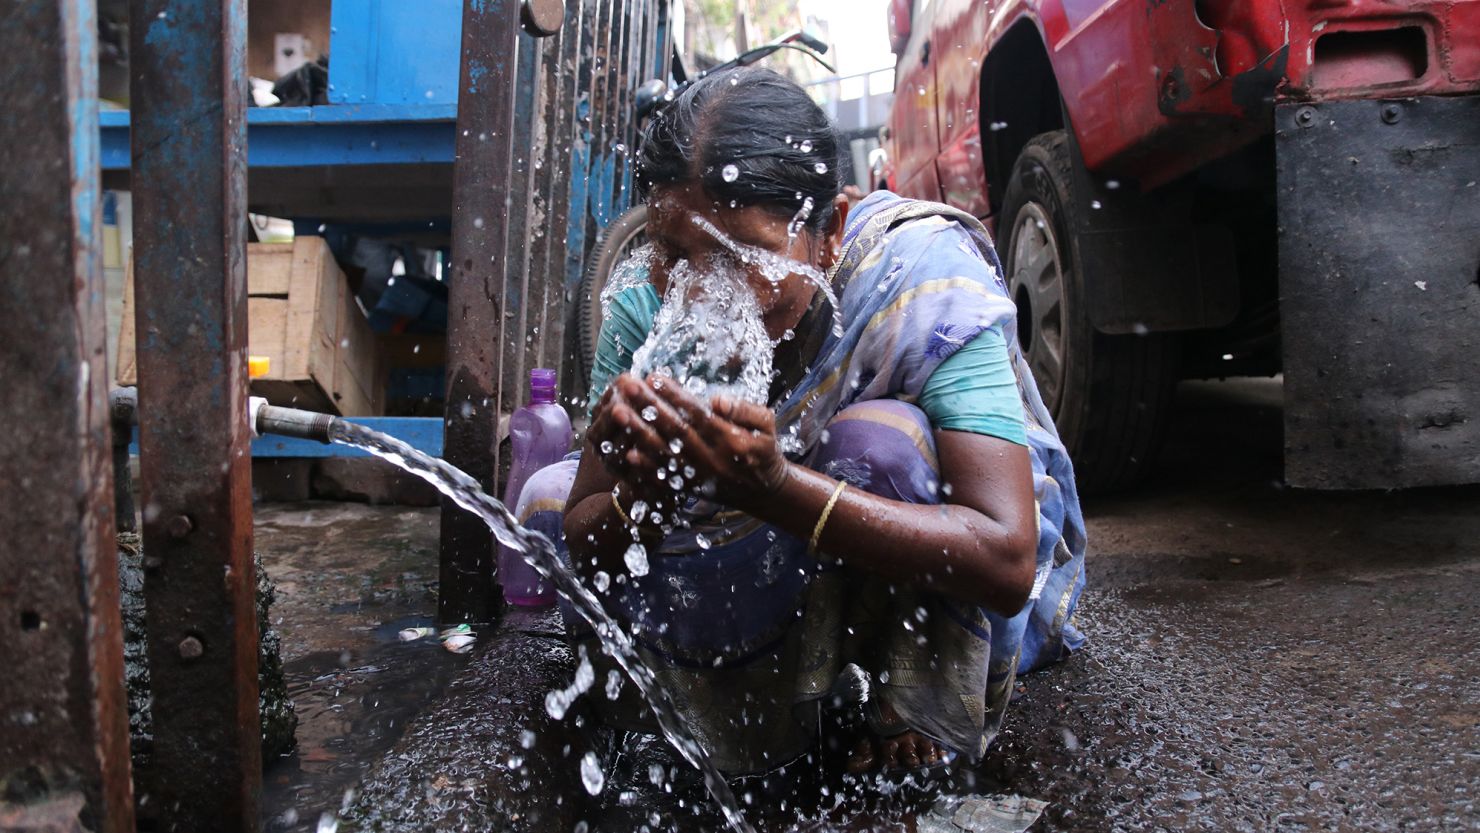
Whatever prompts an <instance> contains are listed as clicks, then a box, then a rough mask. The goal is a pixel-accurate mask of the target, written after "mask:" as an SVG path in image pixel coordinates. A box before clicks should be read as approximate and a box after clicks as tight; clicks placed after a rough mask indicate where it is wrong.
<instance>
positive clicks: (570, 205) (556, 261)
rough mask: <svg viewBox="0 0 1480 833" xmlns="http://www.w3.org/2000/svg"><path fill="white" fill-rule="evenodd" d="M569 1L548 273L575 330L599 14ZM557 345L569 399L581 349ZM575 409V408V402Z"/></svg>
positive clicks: (572, 341)
mask: <svg viewBox="0 0 1480 833" xmlns="http://www.w3.org/2000/svg"><path fill="white" fill-rule="evenodd" d="M573 3H574V4H576V7H577V9H579V15H577V19H574V21H571V22H570V24H567V28H568V30H570V34H571V40H573V43H571V44H570V49H567V52H565V55H567V56H568V58H567V62H565V64H564V67H565V72H567V74H568V75H570V78H568V81H567V84H568V96H570V104H568V105H567V121H565V126H564V127H562V132H564V133H562V135H564V139H562V142H561V149H562V151H564V154H562V155H561V157H558V158H559V167H561V169H564V172H565V173H564V188H562V192H564V197H562V200H564V212H562V216H561V219H559V222H561V223H562V234H561V235H559V237H556V238H555V240H556V243H562V244H564V246H562V247H561V249H559V250H556V252H554V253H552V259H551V272H552V274H556V272H558V274H559V275H561V277H562V281H564V293H562V296H564V297H567V299H570V303H568V306H567V309H565V311H564V317H562V320H564V323H565V331H567V333H576V331H577V330H579V317H577V309H579V306H580V305H582V303H585V299H583V297H580V296H579V289H580V278H582V272H583V271H585V265H586V262H585V252H586V206H588V191H589V182H591V179H589V173H591V141H589V136H591V130H589V118H591V83H592V72H591V67H592V52H593V41H595V36H596V18H598V0H573ZM561 343H562V348H564V351H562V352H561V358H559V367H561V391H562V394H564V395H565V397H571V395H574V394H577V392H582V391H585V389H586V382H588V380H586V379H577V368H579V360H577V357H576V351H579V349H580V339H579V337H565V339H562V340H561ZM577 407H580V404H579V402H577Z"/></svg>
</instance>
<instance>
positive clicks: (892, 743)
mask: <svg viewBox="0 0 1480 833" xmlns="http://www.w3.org/2000/svg"><path fill="white" fill-rule="evenodd" d="M899 747H900V743H899V739H898V738H891V739H889V740H886V741H884V744H883V747H882V748H881V750H880V751H881V752H882V753H883V754H882V755H881V756H880V757H882V758H883V760H882V761H881V762H880V765H881V767H882V768H883V769H889V768H891V767H896V766H899V752H900V749H899Z"/></svg>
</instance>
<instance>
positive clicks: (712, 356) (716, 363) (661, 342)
mask: <svg viewBox="0 0 1480 833" xmlns="http://www.w3.org/2000/svg"><path fill="white" fill-rule="evenodd" d="M774 353H775V345H773V344H772V343H771V339H770V336H769V335H767V334H766V326H765V321H764V319H763V318H762V316H761V309H760V303H759V302H758V301H757V300H756V297H755V293H754V292H753V291H752V290H751V288H750V287H749V285H747V284H746V283H745V281H744V279H743V277H742V272H741V270H739V269H736V268H729V267H725V266H722V267H720V268H717V269H707V270H699V269H696V268H694V267H693V266H691V265H690V264H689V262H688V261H686V260H680V261H679V262H678V263H676V264H674V266H673V268H672V269H671V270H670V271H669V274H668V291H667V293H666V294H665V296H664V299H663V304H662V306H660V307H659V308H658V314H657V317H656V318H655V319H654V321H653V329H652V332H651V333H649V335H648V339H647V341H646V342H644V343H643V345H642V346H641V347H639V348H638V349H637V352H636V354H634V355H633V357H632V371H633V373H634V374H636V375H637V376H638V377H639V378H643V377H646V376H647V375H648V374H650V373H661V374H664V375H667V376H671V377H672V378H674V379H675V380H676V381H677V382H678V383H679V384H680V385H682V386H683V388H684V389H685V390H687V391H689V392H690V393H692V394H693V395H694V396H696V397H700V398H701V399H702V400H704V401H708V398H709V397H711V396H715V395H718V394H724V395H726V396H733V397H736V398H739V399H744V400H748V401H751V402H765V401H766V399H767V393H768V391H769V390H770V386H771V376H772V369H773V368H772V360H773V357H774Z"/></svg>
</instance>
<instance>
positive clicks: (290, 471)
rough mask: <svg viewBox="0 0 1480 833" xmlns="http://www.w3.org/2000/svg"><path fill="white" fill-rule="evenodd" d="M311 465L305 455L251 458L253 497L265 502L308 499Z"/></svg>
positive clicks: (310, 487)
mask: <svg viewBox="0 0 1480 833" xmlns="http://www.w3.org/2000/svg"><path fill="white" fill-rule="evenodd" d="M313 464H314V461H313V460H311V459H307V458H288V457H284V458H276V459H274V458H257V459H254V460H252V492H253V496H254V497H255V498H256V499H257V500H259V501H263V502H267V503H285V502H290V501H298V500H308V499H309V498H310V497H312V495H313V489H312V483H313Z"/></svg>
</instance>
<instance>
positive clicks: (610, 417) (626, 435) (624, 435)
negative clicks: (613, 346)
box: [586, 373, 673, 505]
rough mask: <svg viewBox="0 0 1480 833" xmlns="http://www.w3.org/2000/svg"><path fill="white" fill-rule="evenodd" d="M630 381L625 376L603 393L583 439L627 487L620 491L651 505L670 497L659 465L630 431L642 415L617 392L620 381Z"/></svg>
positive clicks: (627, 374)
mask: <svg viewBox="0 0 1480 833" xmlns="http://www.w3.org/2000/svg"><path fill="white" fill-rule="evenodd" d="M623 378H633V379H635V377H632V376H631V374H629V373H624V374H622V375H621V376H618V377H617V378H616V379H613V380H612V383H611V384H610V385H608V386H607V389H606V393H605V394H603V395H602V397H601V400H600V401H599V402H598V403H597V404H596V407H595V409H593V411H592V414H591V426H590V428H588V429H586V437H587V439H588V440H589V441H590V443H591V447H592V448H593V449H594V450H595V452H596V455H597V457H598V458H599V459H600V460H601V463H602V465H603V466H605V467H606V470H607V471H609V472H611V474H612V476H613V477H615V478H617V480H618V481H620V482H621V483H622V484H625V486H626V487H627V488H626V489H623V491H624V492H628V491H629V490H630V493H631V494H632V495H633V496H634V497H636V498H638V499H642V500H645V501H647V502H648V504H649V505H652V504H653V501H654V500H655V499H659V500H660V499H661V497H662V496H663V495H665V494H667V495H670V496H671V495H672V494H673V490H672V489H670V488H669V487H668V484H667V483H666V482H664V479H663V477H662V476H661V468H660V465H661V464H660V463H659V461H657V460H654V459H649V455H647V454H646V453H644V452H643V450H642V449H641V448H639V447H638V446H637V443H636V440H635V437H634V436H633V432H632V429H631V428H630V427H629V426H632V425H638V424H640V421H641V415H640V414H639V413H638V411H637V409H636V408H634V407H633V406H632V404H631V403H630V402H628V401H627V399H626V398H624V397H623V396H622V394H621V392H620V391H619V388H620V387H622V386H621V385H620V384H619V380H621V379H623Z"/></svg>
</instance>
